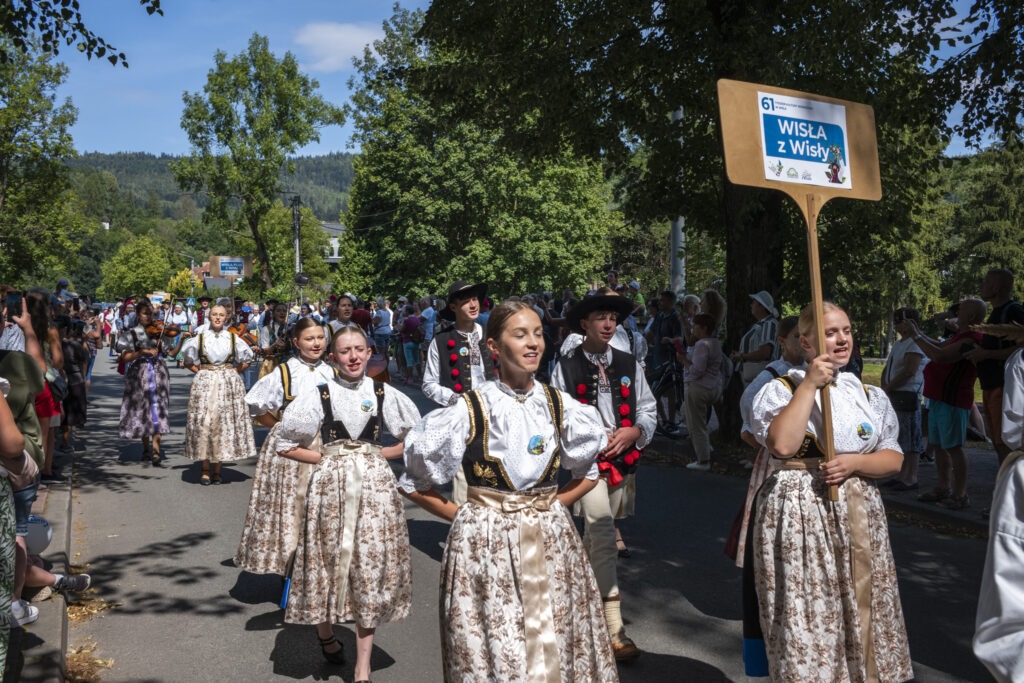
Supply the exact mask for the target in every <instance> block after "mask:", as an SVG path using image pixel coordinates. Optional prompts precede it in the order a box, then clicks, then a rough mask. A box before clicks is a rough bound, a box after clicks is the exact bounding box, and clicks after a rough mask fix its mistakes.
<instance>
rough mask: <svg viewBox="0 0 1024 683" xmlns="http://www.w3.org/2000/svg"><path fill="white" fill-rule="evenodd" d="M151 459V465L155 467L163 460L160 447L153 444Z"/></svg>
mask: <svg viewBox="0 0 1024 683" xmlns="http://www.w3.org/2000/svg"><path fill="white" fill-rule="evenodd" d="M151 461H152V463H153V465H154V466H156V467H160V466H161V463H163V461H164V459H163V456H161V455H160V449H159V448H157V447H155V446H154V447H153V455H152V458H151Z"/></svg>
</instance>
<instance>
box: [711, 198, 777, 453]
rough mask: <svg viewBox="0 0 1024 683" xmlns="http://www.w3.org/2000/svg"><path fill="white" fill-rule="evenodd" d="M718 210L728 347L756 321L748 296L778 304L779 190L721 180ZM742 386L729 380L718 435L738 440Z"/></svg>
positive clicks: (737, 342)
mask: <svg viewBox="0 0 1024 683" xmlns="http://www.w3.org/2000/svg"><path fill="white" fill-rule="evenodd" d="M723 182H724V191H723V194H722V198H723V206H722V214H723V216H725V246H726V253H725V272H726V297H725V298H726V305H727V309H726V311H727V314H726V318H725V320H726V349H727V350H729V351H731V350H735V349H737V348H738V347H739V342H740V339H741V338H742V337H743V335H744V334H745V333H746V331H747V330H748V329H749V328H750V326H751V325H752V324H753V323H754V319H753V317H752V316H751V314H750V295H751V294H754V293H756V292H759V291H761V290H762V289H764V290H767V291H768V292H769V293H770V294H771V295H772V297H773V298H774V299H775V302H776V304H775V306H776V308H778V307H779V303H778V292H779V285H780V284H781V282H782V273H783V249H782V239H781V237H782V230H783V226H782V202H783V201H784V200H785V198H784V196H783V195H782V193H781V192H773V191H771V190H759V189H756V188H751V187H742V186H739V185H733V184H732V183H730V182H728V181H726V180H724V179H723ZM742 393H743V386H742V383H740V382H732V383H730V385H729V387H728V388H727V389H726V392H725V396H724V399H723V405H724V406H725V408H724V410H723V413H724V414H723V415H719V421H720V424H721V427H720V429H721V433H722V435H723V436H725V437H726V438H728V439H730V440H738V439H739V435H740V427H741V426H742V421H741V419H740V412H739V405H740V396H741V394H742Z"/></svg>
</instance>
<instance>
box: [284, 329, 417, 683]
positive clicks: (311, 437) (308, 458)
mask: <svg viewBox="0 0 1024 683" xmlns="http://www.w3.org/2000/svg"><path fill="white" fill-rule="evenodd" d="M331 359H332V360H333V361H334V363H335V366H336V367H337V368H338V373H339V376H338V377H337V378H336V379H331V380H330V381H329V382H327V383H326V384H323V385H321V386H320V387H319V389H318V390H316V391H307V392H305V393H304V394H302V395H301V396H299V397H298V398H296V400H295V401H294V402H293V403H292V404H291V405H289V406H288V408H287V409H286V410H285V412H284V416H283V417H282V419H281V425H280V427H279V428H278V445H277V448H278V454H279V455H281V456H284V457H286V458H292V459H293V460H297V461H299V462H302V463H309V464H311V465H314V466H315V467H314V470H313V473H312V475H311V476H310V482H309V488H308V495H307V498H306V515H305V524H304V533H303V535H302V537H301V538H300V539H299V544H298V548H297V550H296V553H295V568H294V571H293V576H292V584H291V590H290V592H289V595H288V606H287V609H286V611H285V621H286V622H287V623H290V624H315V625H316V629H317V636H318V637H319V639H320V647H321V651H322V652H323V655H324V657H325V658H326V659H327V661H329V662H332V663H341V662H342V661H343V657H342V649H341V643H339V642H338V640H337V638H335V636H334V629H333V624H335V623H338V622H341V621H354V622H355V624H356V664H355V679H356V681H357V682H359V681H367V682H368V681H369V679H370V654H371V651H372V650H373V636H374V632H375V631H376V628H377V626H379V625H380V624H382V623H387V622H391V621H398V620H400V619H404V618H405V617H406V616H407V615H408V613H409V608H410V605H411V602H412V576H411V564H410V558H409V532H408V527H407V525H406V521H405V513H404V511H403V506H402V499H401V498H400V497H399V495H398V492H397V489H396V487H395V476H394V474H392V472H391V467H390V466H389V465H388V463H387V460H386V459H387V458H398V457H401V455H402V444H401V443H398V444H395V445H393V446H386V447H382V446H381V436H382V434H383V430H384V429H385V428H386V429H387V430H388V431H389V432H390V433H391V434H393V435H394V436H396V437H398V438H399V439H401V438H402V437H404V436H405V434H406V432H408V431H409V429H410V428H411V427H412V426H413V425H414V424H415V423H416V421H417V420H418V419H419V411H418V410H417V409H416V406H415V404H414V403H413V402H412V400H411V399H409V398H408V397H406V396H405V395H404V394H402V393H401V392H399V391H398V390H396V389H393V388H391V387H390V386H389V385H386V384H381V383H379V382H374V381H372V380H370V379H369V378H367V377H366V376H365V374H366V365H367V362H368V361H369V359H370V345H369V342H368V341H367V339H366V335H365V334H364V333H363V332H362V330H360V329H358V328H352V327H349V328H344V329H341V330H339V331H338V333H337V334H336V335H335V338H334V342H333V346H332V351H331Z"/></svg>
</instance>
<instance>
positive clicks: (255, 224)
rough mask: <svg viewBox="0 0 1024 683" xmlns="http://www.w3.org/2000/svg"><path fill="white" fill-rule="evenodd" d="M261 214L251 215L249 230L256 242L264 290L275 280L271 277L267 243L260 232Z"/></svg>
mask: <svg viewBox="0 0 1024 683" xmlns="http://www.w3.org/2000/svg"><path fill="white" fill-rule="evenodd" d="M260 218H261V216H249V218H248V222H249V230H250V231H251V232H252V239H253V242H255V243H256V260H257V261H259V269H260V279H261V280H263V289H264V291H269V290H270V289H272V288H273V286H274V282H273V280H272V279H271V277H270V259H269V258H268V256H267V243H266V242H264V241H263V235H262V234H261V233H260Z"/></svg>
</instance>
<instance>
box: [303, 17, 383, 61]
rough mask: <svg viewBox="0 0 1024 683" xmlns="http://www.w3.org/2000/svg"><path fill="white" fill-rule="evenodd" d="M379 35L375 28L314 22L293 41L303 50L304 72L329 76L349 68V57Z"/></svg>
mask: <svg viewBox="0 0 1024 683" xmlns="http://www.w3.org/2000/svg"><path fill="white" fill-rule="evenodd" d="M383 36H384V30H383V29H382V28H381V27H379V26H378V27H374V26H372V25H369V24H339V23H334V22H317V23H312V24H306V25H305V26H303V27H302V28H300V29H299V31H298V33H297V34H296V36H295V42H296V43H297V44H299V45H301V46H302V47H303V48H305V52H306V55H305V59H304V60H303V61H304V62H305V64H304V65H303V68H304V69H308V70H309V71H314V72H326V73H330V72H333V71H345V70H348V69H350V68H352V58H353V57H356V56H362V54H363V49H364V48H365V47H366V46H367V45H369V44H370V43H372V42H373V41H375V40H379V39H380V38H382V37H383Z"/></svg>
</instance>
